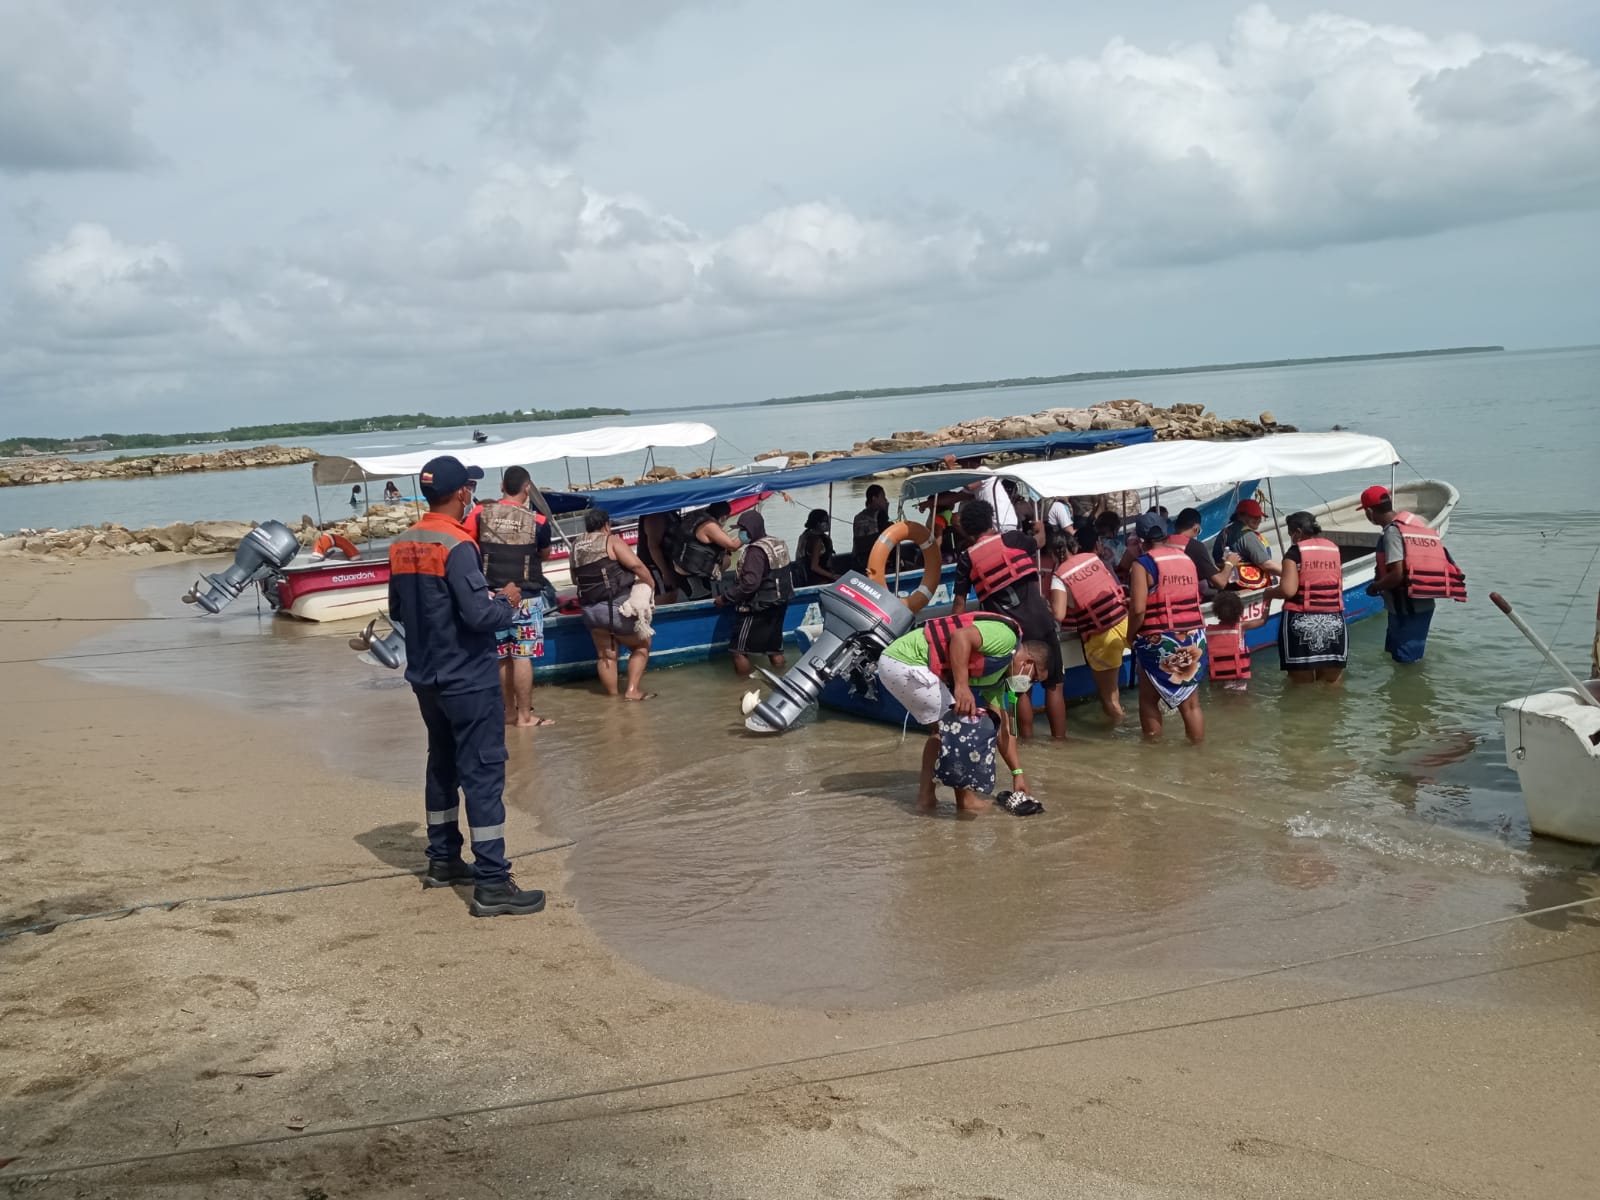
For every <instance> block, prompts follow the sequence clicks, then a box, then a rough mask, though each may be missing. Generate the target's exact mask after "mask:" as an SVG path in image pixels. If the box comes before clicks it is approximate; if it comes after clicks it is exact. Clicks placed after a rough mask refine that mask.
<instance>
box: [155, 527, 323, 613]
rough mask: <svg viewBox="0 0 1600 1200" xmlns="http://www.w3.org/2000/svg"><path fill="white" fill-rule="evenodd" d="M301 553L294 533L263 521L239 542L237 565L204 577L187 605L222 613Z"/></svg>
mask: <svg viewBox="0 0 1600 1200" xmlns="http://www.w3.org/2000/svg"><path fill="white" fill-rule="evenodd" d="M298 553H300V543H299V541H298V540H296V538H295V536H294V531H293V530H291V529H290V528H289V527H288V526H287V525H285V524H284V523H283V522H282V521H263V522H262V523H261V524H259V525H257V526H256V527H255V528H254V529H252V530H251V531H250V532H249V533H247V534H245V535H244V537H242V538H240V539H239V548H238V550H236V551H234V555H233V565H232V566H230V567H229V568H228V569H227V570H226V571H224V572H222V574H220V575H202V576H200V578H199V579H197V580H195V584H194V587H192V588H190V589H189V591H188V592H187V593H186V594H185V595H184V597H183V602H184V603H185V604H198V605H199V606H200V607H201V608H203V609H205V610H206V611H207V612H209V613H218V612H221V611H222V610H223V609H224V608H226V607H227V606H228V605H229V604H230V603H231V602H232V601H234V600H235V599H237V598H238V596H239V593H240V592H242V591H244V589H245V588H247V587H249V586H250V585H251V584H252V583H256V582H258V581H260V580H263V579H268V578H270V577H271V576H272V575H273V573H274V572H276V571H278V570H279V569H280V568H282V567H284V566H287V565H288V563H289V561H290V560H291V559H293V558H294V556H295V555H296V554H298ZM202 588H203V589H205V590H204V591H202V590H201V589H202Z"/></svg>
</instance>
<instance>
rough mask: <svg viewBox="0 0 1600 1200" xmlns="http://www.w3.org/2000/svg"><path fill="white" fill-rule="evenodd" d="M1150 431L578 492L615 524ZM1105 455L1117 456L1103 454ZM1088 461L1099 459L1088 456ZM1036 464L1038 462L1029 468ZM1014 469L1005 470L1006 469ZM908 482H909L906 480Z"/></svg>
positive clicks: (895, 453)
mask: <svg viewBox="0 0 1600 1200" xmlns="http://www.w3.org/2000/svg"><path fill="white" fill-rule="evenodd" d="M1153 437H1155V430H1153V429H1143V428H1140V429H1096V430H1085V431H1076V430H1067V429H1063V430H1062V431H1061V432H1059V433H1051V434H1044V435H1042V436H1039V437H1031V438H1012V439H1010V440H1008V441H1003V442H981V443H975V444H974V443H965V442H963V443H957V444H954V445H949V446H933V447H928V448H926V449H922V450H891V451H888V452H887V453H884V454H856V455H848V456H846V457H843V458H834V459H829V460H828V461H827V462H820V463H814V464H811V465H808V466H804V467H790V468H788V469H786V470H782V471H770V472H767V473H765V474H757V475H743V476H726V475H722V476H718V475H713V476H710V477H708V478H706V479H673V480H668V481H667V482H665V483H644V484H636V485H634V486H633V487H620V488H603V489H600V490H589V491H584V492H582V493H580V494H581V495H585V496H587V497H589V498H590V499H591V500H592V501H593V502H594V504H595V506H596V507H597V508H603V509H605V510H606V511H607V512H608V513H610V514H611V516H612V517H613V518H614V519H616V520H623V519H626V518H630V517H638V516H644V515H645V514H646V513H658V512H671V511H673V510H675V509H689V508H701V507H703V506H705V505H707V504H712V503H715V502H716V501H718V500H730V501H731V500H736V499H738V498H739V497H741V496H755V495H759V494H760V493H762V492H787V491H793V490H795V489H798V488H806V487H817V486H819V485H824V484H829V483H840V482H843V481H844V480H847V479H862V478H865V477H866V476H869V475H876V474H878V473H879V472H880V471H892V470H896V469H899V468H902V467H921V466H926V465H927V464H929V463H935V462H938V461H939V460H940V459H942V458H944V457H945V456H946V455H955V456H956V457H958V458H983V457H987V456H989V455H992V454H1029V455H1046V454H1054V453H1060V452H1063V451H1083V450H1092V449H1093V448H1094V447H1096V446H1104V445H1107V444H1111V445H1119V446H1129V445H1133V444H1134V443H1137V442H1148V441H1149V440H1150V439H1151V438H1153ZM1108 453H1117V451H1109V452H1108ZM1092 457H1096V458H1098V457H1101V456H1100V455H1094V456H1092ZM1033 465H1042V464H1033ZM1015 469H1016V468H1007V470H1008V471H1011V470H1015ZM908 482H909V481H908Z"/></svg>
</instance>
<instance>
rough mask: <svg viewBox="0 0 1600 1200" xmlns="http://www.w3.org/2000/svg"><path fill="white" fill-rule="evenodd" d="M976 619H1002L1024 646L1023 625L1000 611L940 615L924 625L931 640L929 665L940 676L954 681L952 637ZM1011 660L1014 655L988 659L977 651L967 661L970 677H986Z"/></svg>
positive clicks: (1003, 623)
mask: <svg viewBox="0 0 1600 1200" xmlns="http://www.w3.org/2000/svg"><path fill="white" fill-rule="evenodd" d="M974 621H998V622H1000V624H1002V625H1004V626H1006V627H1007V628H1008V629H1010V630H1011V632H1012V633H1014V634H1016V635H1017V645H1019V646H1020V645H1022V626H1020V625H1018V624H1017V623H1016V622H1015V621H1013V620H1012V619H1011V618H1010V617H1002V616H1001V615H1000V614H999V613H991V612H966V613H962V614H961V615H960V616H954V615H952V616H948V617H936V618H934V619H933V620H932V621H929V622H928V623H927V624H926V625H924V626H923V627H922V632H923V634H924V636H926V637H927V639H928V667H929V669H930V670H932V671H933V673H934V674H935V675H937V676H939V678H940V679H944V680H947V681H949V680H952V679H953V676H952V675H951V674H950V639H951V638H952V637H954V636H955V635H956V631H957V630H960V629H965V628H966V627H967V626H969V625H971V624H972V623H973V622H974ZM1010 661H1011V655H1009V654H1008V655H1006V656H1005V657H1004V658H994V659H991V658H986V657H985V656H984V655H983V654H982V653H981V652H979V653H976V654H974V655H973V656H972V657H971V658H969V659H968V660H967V678H968V679H969V680H973V679H982V678H983V677H984V676H986V675H992V674H994V672H996V671H998V670H999V669H1000V668H1001V667H1003V666H1005V665H1006V664H1007V663H1009V662H1010Z"/></svg>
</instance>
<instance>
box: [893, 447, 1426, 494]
mask: <svg viewBox="0 0 1600 1200" xmlns="http://www.w3.org/2000/svg"><path fill="white" fill-rule="evenodd" d="M1399 460H1400V456H1399V455H1398V454H1396V453H1395V449H1394V447H1393V446H1391V445H1390V444H1389V443H1388V442H1386V441H1385V440H1384V439H1383V438H1380V437H1371V436H1369V435H1368V434H1364V433H1277V434H1273V435H1271V436H1270V437H1263V438H1253V439H1251V440H1249V441H1243V442H1191V441H1180V442H1152V443H1150V444H1149V445H1143V446H1128V447H1125V448H1123V449H1120V450H1109V451H1107V452H1106V453H1104V454H1094V455H1089V456H1087V457H1084V458H1073V459H1067V460H1063V461H1061V462H1041V463H1018V464H1016V465H1015V466H1010V467H1000V468H997V469H996V470H994V471H992V472H985V473H986V474H995V475H1003V476H1005V477H1006V478H1009V479H1015V480H1017V481H1018V482H1019V483H1024V484H1027V485H1028V487H1030V488H1032V489H1033V490H1034V491H1035V492H1036V493H1038V494H1039V495H1041V496H1098V495H1100V494H1102V493H1105V492H1121V491H1144V490H1147V489H1149V488H1175V487H1185V486H1187V487H1204V486H1206V485H1211V484H1224V483H1235V482H1238V481H1239V480H1242V479H1274V478H1284V477H1289V476H1297V475H1331V474H1333V473H1334V472H1336V471H1361V470H1369V469H1372V468H1375V467H1387V466H1390V465H1392V464H1393V463H1396V462H1398V461H1399ZM975 477H976V475H975V473H974V472H970V471H965V472H948V473H944V472H934V473H931V474H928V475H922V476H918V477H917V479H916V480H915V482H914V484H913V486H912V488H911V489H908V490H910V491H912V492H914V494H915V495H918V496H922V495H927V494H928V493H929V492H934V491H943V490H946V489H952V488H954V487H957V486H960V483H961V482H963V481H964V480H971V479H973V478H975Z"/></svg>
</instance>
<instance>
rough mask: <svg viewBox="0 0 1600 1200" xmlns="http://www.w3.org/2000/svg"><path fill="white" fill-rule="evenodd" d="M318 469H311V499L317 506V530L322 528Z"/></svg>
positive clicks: (313, 467)
mask: <svg viewBox="0 0 1600 1200" xmlns="http://www.w3.org/2000/svg"><path fill="white" fill-rule="evenodd" d="M316 470H317V469H316V467H315V466H314V465H313V466H312V468H311V499H312V500H314V501H315V502H316V505H317V528H318V529H321V528H322V490H321V489H320V488H318V487H317V475H316Z"/></svg>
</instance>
